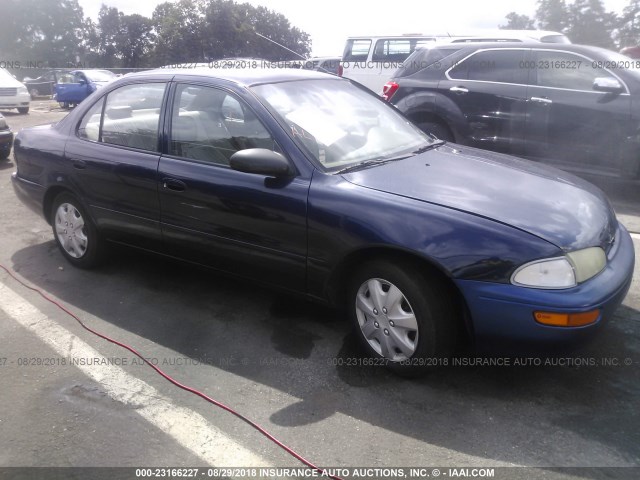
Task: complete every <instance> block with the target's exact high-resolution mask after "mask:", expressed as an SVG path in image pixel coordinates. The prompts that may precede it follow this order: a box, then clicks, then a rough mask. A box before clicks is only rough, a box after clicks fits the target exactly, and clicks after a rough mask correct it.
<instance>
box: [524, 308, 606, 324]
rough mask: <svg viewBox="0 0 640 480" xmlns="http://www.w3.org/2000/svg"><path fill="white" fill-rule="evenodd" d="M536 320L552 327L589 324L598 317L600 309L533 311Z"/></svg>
mask: <svg viewBox="0 0 640 480" xmlns="http://www.w3.org/2000/svg"><path fill="white" fill-rule="evenodd" d="M533 317H534V318H535V319H536V322H538V323H541V324H543V325H551V326H554V327H582V326H584V325H590V324H592V323H594V322H595V321H596V320H598V317H600V310H597V309H596V310H591V311H589V312H582V313H554V312H533Z"/></svg>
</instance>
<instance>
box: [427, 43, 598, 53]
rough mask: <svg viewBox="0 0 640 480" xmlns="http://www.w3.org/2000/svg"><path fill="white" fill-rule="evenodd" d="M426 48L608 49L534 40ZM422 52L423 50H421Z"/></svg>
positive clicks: (442, 45) (449, 44)
mask: <svg viewBox="0 0 640 480" xmlns="http://www.w3.org/2000/svg"><path fill="white" fill-rule="evenodd" d="M424 48H429V49H437V50H447V49H450V50H451V49H453V50H466V51H472V50H483V49H485V50H486V49H513V48H535V49H536V50H565V51H568V52H577V53H579V52H583V53H587V52H589V53H593V52H605V51H608V50H606V49H603V48H600V47H594V46H591V45H579V44H576V43H540V42H536V41H533V40H524V41H522V42H519V41H518V42H470V43H466V42H462V43H437V44H434V45H428V46H426V47H424ZM424 48H423V49H424ZM421 50H422V49H421Z"/></svg>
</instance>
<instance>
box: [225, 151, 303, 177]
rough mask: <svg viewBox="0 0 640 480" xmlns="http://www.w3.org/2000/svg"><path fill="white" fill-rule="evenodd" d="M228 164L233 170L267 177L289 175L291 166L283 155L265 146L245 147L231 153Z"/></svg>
mask: <svg viewBox="0 0 640 480" xmlns="http://www.w3.org/2000/svg"><path fill="white" fill-rule="evenodd" d="M229 165H230V167H231V168H232V169H233V170H237V171H239V172H244V173H253V174H256V175H266V176H267V177H276V178H282V177H289V176H291V175H292V173H293V172H292V170H291V166H290V165H289V162H288V161H287V159H286V158H284V156H282V155H281V154H279V153H278V152H274V151H273V150H267V149H266V148H247V149H245V150H240V151H239V152H236V153H234V154H233V155H231V158H230V159H229Z"/></svg>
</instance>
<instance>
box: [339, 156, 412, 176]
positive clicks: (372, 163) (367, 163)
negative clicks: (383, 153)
mask: <svg viewBox="0 0 640 480" xmlns="http://www.w3.org/2000/svg"><path fill="white" fill-rule="evenodd" d="M410 156H411V155H399V156H397V157H391V158H385V157H380V158H374V159H372V160H366V161H364V162H360V163H356V164H355V165H351V166H350V167H347V168H343V169H342V170H338V171H337V172H336V173H349V172H354V171H356V170H360V169H362V168H367V167H375V166H378V165H384V164H385V163H389V162H395V161H397V160H404V159H405V158H409V157H410Z"/></svg>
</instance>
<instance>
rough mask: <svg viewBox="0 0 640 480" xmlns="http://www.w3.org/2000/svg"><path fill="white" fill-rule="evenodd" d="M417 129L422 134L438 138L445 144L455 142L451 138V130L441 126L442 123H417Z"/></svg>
mask: <svg viewBox="0 0 640 480" xmlns="http://www.w3.org/2000/svg"><path fill="white" fill-rule="evenodd" d="M418 127H420V130H422V131H423V132H427V133H430V134H431V135H433V136H434V137H436V138H439V139H440V140H444V141H446V142H453V141H455V139H454V138H453V134H452V133H451V130H449V127H447V126H446V125H443V124H442V123H438V122H423V123H419V124H418Z"/></svg>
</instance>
